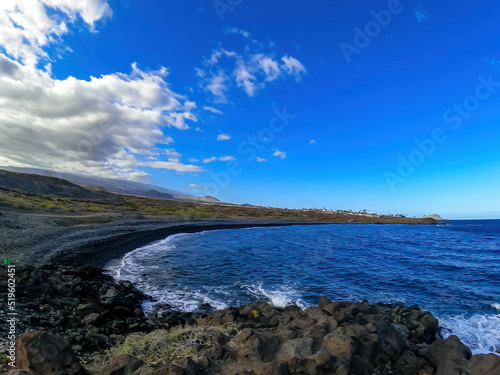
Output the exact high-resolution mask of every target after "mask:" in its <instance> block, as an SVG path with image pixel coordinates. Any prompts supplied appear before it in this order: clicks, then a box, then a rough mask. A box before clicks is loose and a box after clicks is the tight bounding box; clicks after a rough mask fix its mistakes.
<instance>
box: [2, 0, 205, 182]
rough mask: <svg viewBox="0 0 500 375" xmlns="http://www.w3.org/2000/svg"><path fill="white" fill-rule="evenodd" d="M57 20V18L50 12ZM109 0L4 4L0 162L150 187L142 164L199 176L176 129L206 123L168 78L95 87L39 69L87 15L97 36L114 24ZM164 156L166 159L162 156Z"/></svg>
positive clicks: (119, 76) (132, 77) (106, 78)
mask: <svg viewBox="0 0 500 375" xmlns="http://www.w3.org/2000/svg"><path fill="white" fill-rule="evenodd" d="M49 14H50V15H49ZM111 15H112V11H111V9H110V8H109V5H108V4H107V2H106V1H104V0H81V1H72V0H28V1H23V2H20V1H13V0H3V1H2V2H1V3H0V47H3V48H4V50H5V53H0V87H1V90H0V133H1V134H2V137H0V155H1V159H0V161H1V163H2V164H4V165H12V166H31V167H37V168H42V169H49V170H55V171H58V172H78V173H82V174H90V175H97V176H103V177H115V178H126V179H133V180H141V179H144V178H145V177H147V173H145V172H143V171H141V170H140V169H139V167H149V168H158V169H169V170H175V171H177V172H199V171H202V168H201V167H199V166H195V165H186V164H182V163H180V154H179V153H177V152H176V151H175V150H173V149H168V150H167V151H165V155H166V157H167V161H163V160H160V159H158V156H157V155H155V154H157V150H158V146H160V145H166V144H170V143H173V142H174V140H173V139H172V137H171V136H170V135H169V134H166V131H167V130H168V129H169V128H177V129H188V128H189V126H188V124H187V121H193V122H195V121H197V118H196V116H195V115H194V114H193V110H194V109H195V108H196V104H195V103H194V102H192V101H189V100H188V99H187V98H186V97H184V96H182V95H179V94H177V93H175V92H174V91H172V90H171V89H170V87H169V85H168V83H167V81H166V78H167V76H168V71H167V69H166V68H161V69H159V70H158V71H143V70H141V69H139V68H138V67H137V65H136V64H133V65H132V69H131V72H130V73H114V74H107V75H102V76H100V77H90V79H89V80H79V79H76V78H74V77H68V78H66V79H55V78H53V77H52V75H51V72H50V69H39V68H38V67H37V66H38V64H37V62H38V61H39V60H40V59H42V58H46V57H49V56H48V55H47V53H46V52H45V50H44V49H43V48H44V47H47V46H48V45H50V44H53V43H58V42H59V38H60V37H61V36H62V35H64V34H65V33H67V32H68V25H70V24H72V23H74V22H75V21H76V19H77V18H78V17H80V18H81V19H82V20H83V21H84V22H85V23H86V24H87V25H88V26H89V28H90V29H91V30H93V29H94V27H95V25H96V23H97V22H98V21H100V20H102V19H105V18H107V17H110V16H111ZM160 157H161V156H160Z"/></svg>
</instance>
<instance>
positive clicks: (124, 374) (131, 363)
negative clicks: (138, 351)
mask: <svg viewBox="0 0 500 375" xmlns="http://www.w3.org/2000/svg"><path fill="white" fill-rule="evenodd" d="M142 366H144V362H143V361H141V360H139V359H137V358H135V357H132V356H130V355H121V356H118V357H115V358H113V359H112V360H111V361H110V362H109V363H108V364H107V365H106V367H105V368H104V369H102V370H101V371H100V372H99V375H137V374H138V372H141V373H144V372H145V371H141V367H142ZM150 372H152V370H151V371H150Z"/></svg>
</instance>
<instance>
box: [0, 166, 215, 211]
mask: <svg viewBox="0 0 500 375" xmlns="http://www.w3.org/2000/svg"><path fill="white" fill-rule="evenodd" d="M0 169H4V170H7V171H11V172H20V173H27V174H36V175H41V176H50V177H56V178H60V179H64V180H67V181H70V182H72V183H73V184H76V185H79V186H82V187H85V188H87V189H90V190H92V191H94V192H95V191H98V190H96V189H100V191H108V192H112V193H118V194H127V195H136V196H139V197H148V198H159V199H174V200H179V201H185V202H197V203H222V202H221V201H220V200H218V199H217V198H214V197H211V196H206V197H193V196H191V195H188V194H184V193H181V192H179V191H176V190H171V189H166V188H163V187H161V186H156V185H151V184H146V183H142V182H135V181H124V180H116V179H112V178H103V177H94V176H84V175H78V174H72V173H58V172H53V171H48V170H43V169H36V168H18V167H2V166H0Z"/></svg>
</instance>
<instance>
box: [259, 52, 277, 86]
mask: <svg viewBox="0 0 500 375" xmlns="http://www.w3.org/2000/svg"><path fill="white" fill-rule="evenodd" d="M254 61H255V62H256V64H258V65H259V67H260V68H261V69H262V70H263V71H264V73H265V74H266V79H265V80H266V81H274V80H275V79H276V78H278V77H279V75H280V74H281V70H280V68H279V64H278V62H277V61H276V60H273V59H272V58H270V57H269V56H265V55H263V54H258V55H255V56H254Z"/></svg>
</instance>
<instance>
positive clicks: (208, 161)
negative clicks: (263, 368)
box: [203, 156, 217, 164]
mask: <svg viewBox="0 0 500 375" xmlns="http://www.w3.org/2000/svg"><path fill="white" fill-rule="evenodd" d="M216 160H217V158H216V157H215V156H212V157H211V158H205V159H203V163H205V164H207V163H212V162H214V161H216Z"/></svg>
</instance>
